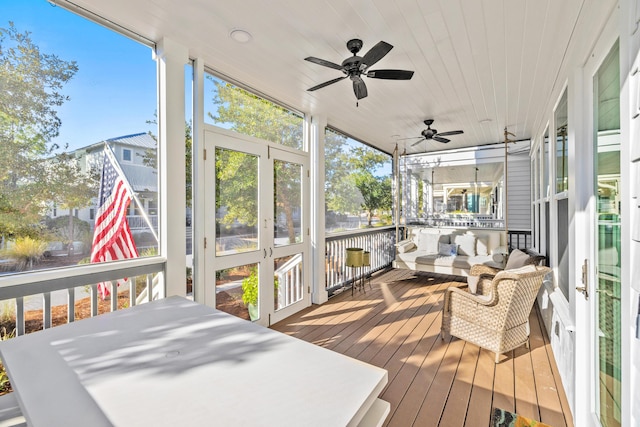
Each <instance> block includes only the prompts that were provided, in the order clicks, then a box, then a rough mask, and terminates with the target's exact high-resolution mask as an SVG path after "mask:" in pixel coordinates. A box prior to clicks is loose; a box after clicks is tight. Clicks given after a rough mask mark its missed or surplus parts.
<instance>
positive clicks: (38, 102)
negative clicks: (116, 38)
mask: <svg viewBox="0 0 640 427" xmlns="http://www.w3.org/2000/svg"><path fill="white" fill-rule="evenodd" d="M77 71H78V67H77V65H76V62H75V61H64V60H62V59H60V58H58V57H57V56H56V55H53V54H46V53H43V52H41V51H40V49H39V47H38V46H36V45H35V44H34V43H33V41H32V40H31V37H30V33H29V32H25V33H20V32H19V31H18V30H17V29H16V28H15V27H14V25H13V23H11V22H10V23H9V26H8V28H0V87H2V90H0V236H7V235H12V236H16V237H17V236H28V235H36V234H38V233H39V231H40V230H39V228H38V224H39V221H40V219H41V217H42V215H43V214H44V212H45V211H46V209H47V196H48V195H49V190H50V188H49V187H50V184H49V183H48V182H47V175H46V167H44V162H45V161H46V160H45V158H46V157H47V156H50V155H51V153H53V151H54V150H55V149H56V148H58V147H57V146H55V145H54V144H52V143H51V140H52V138H54V137H56V136H57V135H58V132H59V128H60V125H61V121H60V119H59V117H58V115H57V107H59V106H61V105H62V104H63V103H64V102H65V101H67V100H68V99H69V98H68V97H67V96H65V95H63V94H62V89H63V87H64V85H65V84H66V83H67V82H68V81H69V80H70V79H71V78H72V77H73V76H74V74H75V73H76V72H77Z"/></svg>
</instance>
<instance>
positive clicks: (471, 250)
mask: <svg viewBox="0 0 640 427" xmlns="http://www.w3.org/2000/svg"><path fill="white" fill-rule="evenodd" d="M476 240H477V237H476V236H474V235H473V234H459V235H456V236H453V241H452V243H455V244H456V245H458V254H460V255H467V256H476Z"/></svg>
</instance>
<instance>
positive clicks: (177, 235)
mask: <svg viewBox="0 0 640 427" xmlns="http://www.w3.org/2000/svg"><path fill="white" fill-rule="evenodd" d="M156 56H157V61H158V85H159V102H158V124H159V129H158V133H159V138H158V175H159V181H160V189H161V192H160V197H159V199H160V224H159V226H160V255H161V256H164V257H166V259H167V264H166V265H167V267H166V274H165V278H164V281H165V296H171V295H182V296H185V295H186V289H187V287H186V267H185V261H186V245H185V236H186V224H185V221H186V219H185V216H186V202H185V197H186V190H185V184H186V179H185V133H184V129H185V127H184V126H185V122H184V114H185V108H184V100H185V98H184V95H185V92H184V65H185V64H186V63H187V61H188V51H187V49H186V48H185V47H184V46H181V45H179V44H177V43H175V42H173V41H172V40H170V39H167V38H163V39H162V40H161V41H160V42H159V43H158V46H157V50H156Z"/></svg>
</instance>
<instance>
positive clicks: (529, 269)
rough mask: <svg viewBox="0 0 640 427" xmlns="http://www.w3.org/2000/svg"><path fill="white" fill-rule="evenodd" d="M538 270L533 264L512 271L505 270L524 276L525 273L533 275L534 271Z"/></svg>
mask: <svg viewBox="0 0 640 427" xmlns="http://www.w3.org/2000/svg"><path fill="white" fill-rule="evenodd" d="M536 270H537V268H536V266H535V265H533V264H527V265H523V266H522V267H519V268H514V269H511V270H504V271H506V272H508V273H513V274H523V273H532V272H534V271H536Z"/></svg>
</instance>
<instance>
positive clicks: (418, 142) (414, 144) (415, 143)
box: [411, 138, 427, 147]
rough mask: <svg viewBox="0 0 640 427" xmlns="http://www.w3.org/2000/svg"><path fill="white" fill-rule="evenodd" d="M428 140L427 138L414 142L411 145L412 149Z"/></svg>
mask: <svg viewBox="0 0 640 427" xmlns="http://www.w3.org/2000/svg"><path fill="white" fill-rule="evenodd" d="M426 139H427V138H422V139H420V140H418V141H416V142H414V143H413V144H411V146H412V147H413V146H416V145H418V144H420V143H421V142H422V141H424V140H426Z"/></svg>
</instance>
